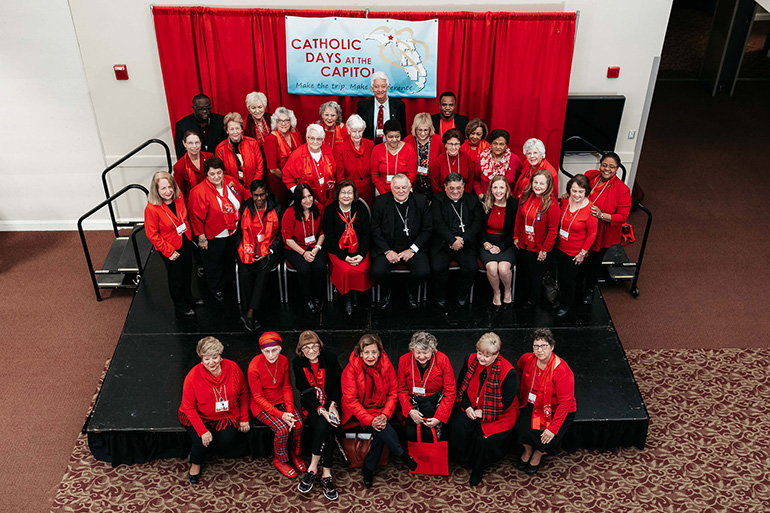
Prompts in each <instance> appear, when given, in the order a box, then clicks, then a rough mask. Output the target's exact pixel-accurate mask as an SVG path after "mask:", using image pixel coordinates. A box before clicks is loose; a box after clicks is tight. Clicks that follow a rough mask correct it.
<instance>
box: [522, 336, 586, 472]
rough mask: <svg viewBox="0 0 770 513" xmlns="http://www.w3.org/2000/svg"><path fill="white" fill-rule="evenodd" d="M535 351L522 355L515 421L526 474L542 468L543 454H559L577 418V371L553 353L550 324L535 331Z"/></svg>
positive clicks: (553, 342)
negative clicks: (521, 446) (517, 418)
mask: <svg viewBox="0 0 770 513" xmlns="http://www.w3.org/2000/svg"><path fill="white" fill-rule="evenodd" d="M531 339H532V352H531V353H526V354H524V355H523V356H522V357H521V358H519V362H518V363H517V364H516V367H517V369H518V371H519V376H521V387H520V388H519V405H520V407H521V412H520V415H519V421H518V422H517V423H516V439H517V442H518V443H519V444H521V445H523V446H524V453H523V454H522V455H521V459H520V460H519V462H518V464H517V465H516V466H517V468H518V469H519V470H524V471H525V472H526V473H527V474H530V475H532V474H534V473H535V472H537V470H538V469H539V468H540V464H541V458H542V456H543V454H545V453H548V454H550V455H556V454H558V453H559V450H560V448H561V441H562V439H563V438H564V434H565V433H566V432H567V430H568V429H569V427H570V425H571V424H572V421H573V420H574V418H575V410H576V409H577V408H576V403H575V375H574V374H572V370H571V369H570V368H569V366H568V365H567V362H565V361H564V360H562V359H561V358H559V357H558V356H556V355H555V354H554V353H553V348H554V345H555V344H556V340H554V338H553V333H551V330H549V329H548V328H539V329H536V330H535V331H534V332H532V337H531Z"/></svg>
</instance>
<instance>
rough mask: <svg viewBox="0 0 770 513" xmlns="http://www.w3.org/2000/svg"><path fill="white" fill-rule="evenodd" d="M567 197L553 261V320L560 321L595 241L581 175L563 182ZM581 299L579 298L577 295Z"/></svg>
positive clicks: (586, 185)
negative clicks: (556, 288)
mask: <svg viewBox="0 0 770 513" xmlns="http://www.w3.org/2000/svg"><path fill="white" fill-rule="evenodd" d="M567 193H568V194H569V196H568V197H567V198H564V199H562V200H561V218H560V219H559V225H558V226H559V236H558V238H557V239H556V261H557V263H558V267H559V302H558V304H557V305H554V306H555V307H556V308H558V310H557V311H556V317H559V318H561V317H564V316H565V315H567V312H568V311H569V309H570V308H571V307H572V304H573V303H574V301H575V290H576V288H577V275H578V271H579V270H580V265H581V264H582V263H583V260H584V259H585V257H586V255H587V254H588V250H590V249H591V246H593V243H594V239H596V226H597V223H598V220H597V219H596V217H595V216H594V215H593V214H591V205H592V203H591V201H590V200H589V199H588V195H589V194H591V184H590V183H589V182H588V178H586V177H585V175H575V176H574V177H573V178H572V179H571V180H570V181H569V182H567ZM581 295H582V294H581Z"/></svg>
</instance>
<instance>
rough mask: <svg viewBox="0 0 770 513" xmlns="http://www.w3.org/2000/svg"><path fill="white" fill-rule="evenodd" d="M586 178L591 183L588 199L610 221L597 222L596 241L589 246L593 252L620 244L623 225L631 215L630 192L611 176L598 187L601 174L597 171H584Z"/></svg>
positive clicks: (618, 179) (616, 178)
mask: <svg viewBox="0 0 770 513" xmlns="http://www.w3.org/2000/svg"><path fill="white" fill-rule="evenodd" d="M585 175H586V178H588V180H589V181H590V182H591V195H590V196H589V197H588V199H590V200H591V201H592V202H593V204H594V205H596V206H597V207H598V208H599V210H601V211H602V213H604V214H609V215H610V218H611V220H610V221H609V222H607V221H599V226H598V227H597V231H596V240H594V245H593V246H591V249H592V250H593V251H599V250H600V249H601V248H608V247H610V246H612V245H613V244H620V238H621V229H622V228H623V223H625V222H626V221H628V214H630V213H631V191H630V190H629V189H628V186H627V185H626V184H624V183H623V182H622V180H621V179H620V178H618V177H617V175H616V176H613V177H612V178H611V179H610V180H609V181H608V182H607V185H600V184H599V179H600V176H601V173H600V172H599V171H597V170H595V169H594V170H592V171H586V173H585Z"/></svg>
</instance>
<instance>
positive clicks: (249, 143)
mask: <svg viewBox="0 0 770 513" xmlns="http://www.w3.org/2000/svg"><path fill="white" fill-rule="evenodd" d="M225 132H227V139H225V140H224V141H222V142H221V143H219V144H218V145H217V149H216V151H215V152H214V153H215V155H216V156H217V157H219V158H220V159H222V162H224V163H225V173H227V174H228V175H230V176H232V177H233V178H235V179H236V180H238V181H239V182H240V183H241V184H242V185H243V187H244V188H246V189H248V188H249V185H251V182H253V181H254V180H262V172H263V166H264V164H263V163H262V150H261V149H260V148H259V144H258V143H257V140H256V139H253V138H251V137H247V136H244V135H243V117H242V116H241V115H240V114H238V113H237V112H230V113H228V114H227V115H226V116H225Z"/></svg>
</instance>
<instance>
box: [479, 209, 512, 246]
mask: <svg viewBox="0 0 770 513" xmlns="http://www.w3.org/2000/svg"><path fill="white" fill-rule="evenodd" d="M518 209H519V202H518V201H516V199H515V198H514V197H513V196H511V197H509V198H508V200H507V201H506V202H505V221H504V222H503V233H502V234H501V235H500V242H493V241H492V240H490V238H489V234H488V233H487V225H488V224H489V214H491V213H492V210H490V211H489V212H488V213H485V214H484V229H482V230H481V231H480V232H479V246H483V245H484V243H485V242H492V244H494V245H496V246H498V247H499V248H500V251H505V250H506V249H508V248H510V247H511V246H513V231H514V226H515V223H516V211H517V210H518ZM481 211H482V212H484V209H483V208H482V209H481Z"/></svg>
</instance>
